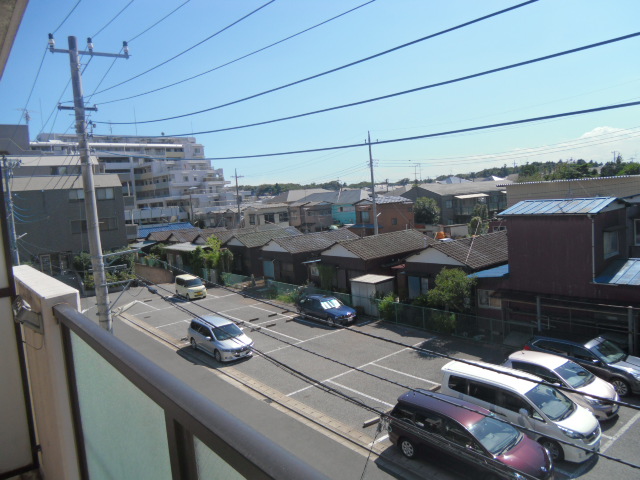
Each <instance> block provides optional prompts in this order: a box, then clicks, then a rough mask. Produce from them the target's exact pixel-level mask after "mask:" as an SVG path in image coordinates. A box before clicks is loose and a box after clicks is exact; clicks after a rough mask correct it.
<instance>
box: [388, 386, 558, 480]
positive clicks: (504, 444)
mask: <svg viewBox="0 0 640 480" xmlns="http://www.w3.org/2000/svg"><path fill="white" fill-rule="evenodd" d="M387 429H388V431H389V439H390V440H391V442H392V443H393V444H394V445H397V446H398V447H399V448H400V450H401V451H402V453H403V454H404V455H405V456H406V457H408V458H414V457H415V456H416V455H417V452H418V450H419V449H420V448H422V447H427V448H428V449H431V450H434V451H436V452H438V453H444V454H446V455H449V456H451V457H452V458H454V459H455V460H461V461H463V462H465V463H467V464H469V465H470V466H472V467H473V468H476V469H479V470H481V471H483V472H484V473H485V474H486V475H487V477H488V478H522V475H523V474H526V475H529V476H531V477H534V478H538V479H540V480H549V479H553V476H554V474H553V465H552V463H551V457H550V456H549V452H547V450H545V449H544V448H543V447H542V446H541V445H540V444H539V443H537V442H536V441H534V440H532V439H530V438H529V437H527V436H526V435H524V434H523V433H522V432H520V431H519V430H517V429H516V428H514V427H512V426H511V425H509V424H508V423H505V422H503V421H501V420H498V419H497V418H496V417H495V416H494V415H493V414H492V413H491V412H490V411H489V410H486V409H484V408H482V407H478V406H477V405H474V404H472V403H469V402H465V401H464V400H459V399H457V398H453V397H449V396H448V395H443V394H441V393H434V392H430V391H427V390H420V389H417V390H411V391H409V392H407V393H405V394H403V395H401V396H400V397H398V403H397V404H396V406H395V408H394V409H393V410H392V411H391V413H390V415H389V423H388V427H387ZM483 478H484V477H483ZM527 478H528V477H527Z"/></svg>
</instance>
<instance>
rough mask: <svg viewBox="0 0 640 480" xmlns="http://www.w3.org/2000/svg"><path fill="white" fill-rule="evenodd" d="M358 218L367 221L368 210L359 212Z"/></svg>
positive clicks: (363, 221)
mask: <svg viewBox="0 0 640 480" xmlns="http://www.w3.org/2000/svg"><path fill="white" fill-rule="evenodd" d="M360 218H361V219H362V223H367V222H368V221H369V212H361V213H360Z"/></svg>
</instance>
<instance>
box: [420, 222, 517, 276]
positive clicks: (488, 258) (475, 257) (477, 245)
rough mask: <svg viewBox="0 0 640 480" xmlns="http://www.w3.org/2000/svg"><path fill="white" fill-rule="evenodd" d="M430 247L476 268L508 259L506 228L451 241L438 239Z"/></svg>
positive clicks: (486, 266)
mask: <svg viewBox="0 0 640 480" xmlns="http://www.w3.org/2000/svg"><path fill="white" fill-rule="evenodd" d="M430 248H435V249H436V250H438V251H439V252H442V253H443V254H445V255H446V256H448V257H451V258H453V259H454V260H457V261H459V262H460V263H463V264H464V265H467V266H468V267H470V268H473V269H474V270H477V269H482V268H488V267H490V266H494V265H499V264H501V263H506V262H507V260H508V250H507V231H506V230H501V231H499V232H494V233H487V234H485V235H478V236H477V237H472V238H461V239H458V240H453V241H450V242H442V241H438V242H436V243H434V244H433V245H431V247H430Z"/></svg>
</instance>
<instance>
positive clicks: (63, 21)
mask: <svg viewBox="0 0 640 480" xmlns="http://www.w3.org/2000/svg"><path fill="white" fill-rule="evenodd" d="M81 1H82V0H78V1H77V2H76V4H75V5H74V6H73V7H72V8H71V10H70V11H69V13H67V16H66V17H64V20H62V22H60V25H58V26H57V27H56V28H55V30H54V31H53V32H52V33H54V34H55V33H57V32H58V30H60V27H62V25H64V24H65V22H66V21H67V20H68V19H69V17H70V16H71V14H72V13H73V12H74V11H75V9H76V8H77V6H78V5H80V2H81Z"/></svg>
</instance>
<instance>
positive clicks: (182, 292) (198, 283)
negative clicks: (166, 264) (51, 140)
mask: <svg viewBox="0 0 640 480" xmlns="http://www.w3.org/2000/svg"><path fill="white" fill-rule="evenodd" d="M176 295H178V296H179V297H184V298H186V299H187V300H194V299H196V298H205V297H206V296H207V288H206V287H205V286H204V284H203V283H202V280H200V279H199V278H198V277H196V276H194V275H189V274H184V275H177V276H176Z"/></svg>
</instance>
